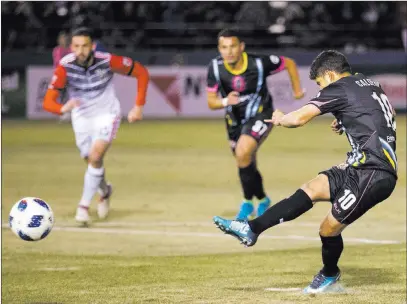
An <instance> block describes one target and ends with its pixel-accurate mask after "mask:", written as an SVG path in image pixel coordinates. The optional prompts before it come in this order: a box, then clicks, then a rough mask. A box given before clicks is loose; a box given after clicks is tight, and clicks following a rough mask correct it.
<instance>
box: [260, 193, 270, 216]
mask: <svg viewBox="0 0 407 304" xmlns="http://www.w3.org/2000/svg"><path fill="white" fill-rule="evenodd" d="M270 204H271V200H270V198H269V197H268V196H266V197H265V198H263V199H262V200H261V201H260V202H259V205H258V206H257V216H260V215H262V214H263V213H264V212H266V210H267V209H268V208H269V207H270Z"/></svg>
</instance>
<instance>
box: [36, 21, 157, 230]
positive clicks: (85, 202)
mask: <svg viewBox="0 0 407 304" xmlns="http://www.w3.org/2000/svg"><path fill="white" fill-rule="evenodd" d="M93 48H94V45H93V36H92V32H91V30H90V29H87V28H80V29H77V30H75V31H74V32H73V33H72V42H71V49H72V53H71V54H69V55H67V56H65V57H64V58H62V59H61V60H60V62H59V64H58V65H57V67H56V69H55V71H54V75H53V78H52V81H51V84H50V85H49V88H48V90H47V92H46V95H45V97H44V103H43V107H44V109H45V110H46V111H49V112H51V113H55V114H58V115H62V114H64V113H67V112H71V111H72V126H73V130H74V133H75V140H76V145H77V147H78V148H79V150H80V154H81V157H83V158H84V159H85V161H86V162H87V163H88V167H87V170H86V173H85V180H84V186H83V193H82V198H81V200H80V202H79V205H78V208H77V211H76V216H75V218H76V220H77V221H78V222H81V223H88V222H89V221H90V218H89V212H88V209H89V206H90V203H91V200H92V198H93V196H94V195H95V194H96V192H97V191H98V192H99V194H100V195H101V198H100V202H99V204H98V206H97V213H98V216H99V218H102V219H103V218H106V216H107V215H108V212H109V199H110V196H111V194H112V186H111V185H110V184H108V183H107V182H106V180H105V169H104V167H103V158H104V155H105V154H106V152H107V151H108V149H109V147H110V145H111V143H112V140H113V139H114V138H115V136H116V132H117V130H118V128H119V125H120V120H121V115H122V114H121V109H120V103H119V100H118V99H117V97H116V94H115V90H114V87H113V82H112V79H113V74H114V73H118V74H122V75H128V76H131V77H136V78H137V83H138V84H137V85H138V91H137V93H138V94H137V98H136V102H135V106H134V107H133V109H132V110H131V111H130V112H129V114H128V121H129V122H135V121H137V120H141V119H142V118H143V105H144V104H145V98H146V92H147V86H148V81H149V74H148V71H147V69H146V68H145V67H144V66H143V65H141V64H140V63H138V62H135V61H133V60H132V59H130V58H127V57H121V56H117V55H113V54H109V53H102V52H94V51H93ZM64 88H66V89H67V91H68V95H69V100H68V101H67V102H66V103H65V104H64V105H62V104H60V103H58V102H57V100H58V97H59V94H60V91H61V90H62V89H64Z"/></svg>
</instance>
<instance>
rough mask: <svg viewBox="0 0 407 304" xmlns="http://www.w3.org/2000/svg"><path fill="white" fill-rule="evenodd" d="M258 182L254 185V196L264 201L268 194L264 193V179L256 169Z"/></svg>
mask: <svg viewBox="0 0 407 304" xmlns="http://www.w3.org/2000/svg"><path fill="white" fill-rule="evenodd" d="M255 179H256V182H255V183H254V186H255V188H254V196H255V197H257V198H258V199H263V198H265V197H266V193H265V192H264V188H263V178H262V177H261V174H260V172H259V170H258V169H257V168H256V177H255Z"/></svg>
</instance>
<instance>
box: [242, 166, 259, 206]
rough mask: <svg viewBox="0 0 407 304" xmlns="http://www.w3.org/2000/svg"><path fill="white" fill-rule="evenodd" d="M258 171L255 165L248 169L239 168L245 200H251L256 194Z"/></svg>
mask: <svg viewBox="0 0 407 304" xmlns="http://www.w3.org/2000/svg"><path fill="white" fill-rule="evenodd" d="M256 171H257V169H256V165H255V164H254V163H251V164H250V165H248V166H247V167H246V168H239V176H240V183H241V184H242V188H243V195H244V198H245V199H247V200H251V199H252V198H253V196H254V193H255V189H256V183H257V180H258V179H257V175H256Z"/></svg>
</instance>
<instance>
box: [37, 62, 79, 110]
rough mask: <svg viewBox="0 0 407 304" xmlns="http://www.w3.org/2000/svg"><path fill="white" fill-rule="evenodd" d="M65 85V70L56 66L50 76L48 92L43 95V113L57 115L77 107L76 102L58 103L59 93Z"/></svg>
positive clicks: (77, 103)
mask: <svg viewBox="0 0 407 304" xmlns="http://www.w3.org/2000/svg"><path fill="white" fill-rule="evenodd" d="M65 85H66V70H65V68H64V67H63V66H61V65H57V67H56V68H55V71H54V75H53V76H52V80H51V83H50V85H49V86H48V90H47V92H46V93H45V96H44V101H43V104H42V107H43V108H44V110H45V111H47V112H51V113H54V114H57V115H61V114H64V113H66V112H70V111H71V110H72V109H73V108H75V107H77V106H78V105H79V102H78V101H77V100H73V99H71V100H69V101H68V102H67V103H66V104H64V105H62V104H60V103H59V102H58V98H59V95H60V91H61V90H62V89H63V88H64V87H65Z"/></svg>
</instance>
